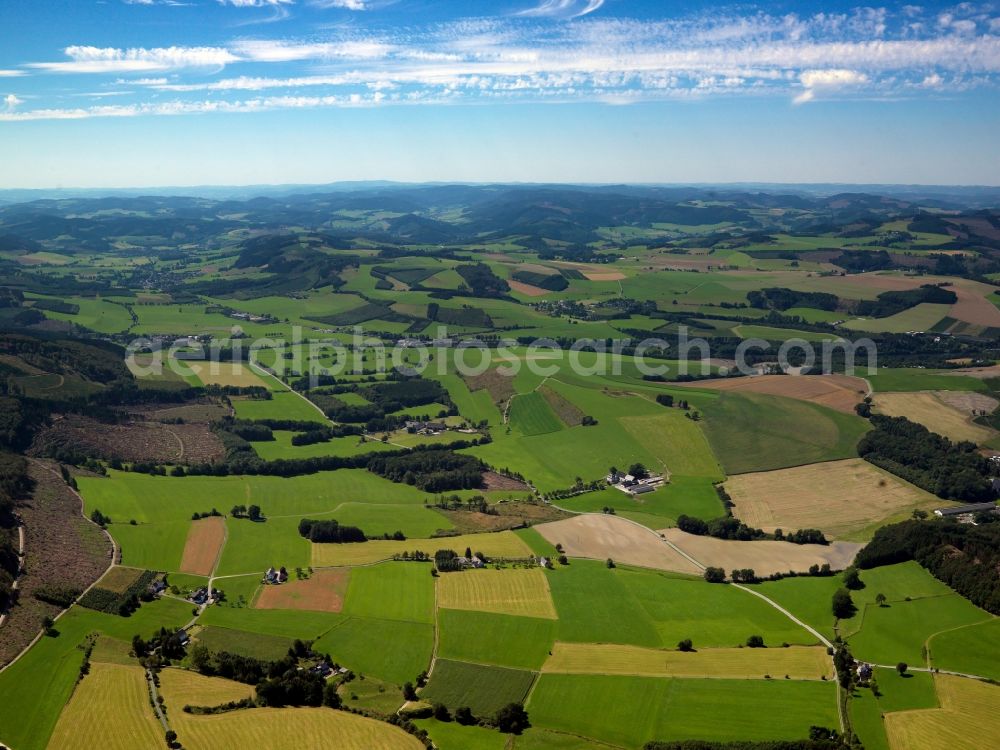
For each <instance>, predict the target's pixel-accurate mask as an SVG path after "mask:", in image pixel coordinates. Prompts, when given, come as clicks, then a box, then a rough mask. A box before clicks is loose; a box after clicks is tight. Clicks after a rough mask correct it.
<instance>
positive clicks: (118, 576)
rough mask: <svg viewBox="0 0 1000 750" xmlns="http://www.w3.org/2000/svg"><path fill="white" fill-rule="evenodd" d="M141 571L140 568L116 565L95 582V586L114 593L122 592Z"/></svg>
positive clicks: (133, 581)
mask: <svg viewBox="0 0 1000 750" xmlns="http://www.w3.org/2000/svg"><path fill="white" fill-rule="evenodd" d="M143 572H144V571H143V569H142V568H126V567H125V566H123V565H116V566H115V567H113V568H111V570H109V571H108V572H107V573H105V574H104V576H103V577H102V578H101V580H99V581H98V582H97V588H99V589H104V590H105V591H113V592H114V593H116V594H121V593H124V591H125V590H126V589H127V588H128V587H129V586H131V585H132V584H133V583H135V582H136V579H137V578H139V576H141V575H142V574H143Z"/></svg>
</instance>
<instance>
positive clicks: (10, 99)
mask: <svg viewBox="0 0 1000 750" xmlns="http://www.w3.org/2000/svg"><path fill="white" fill-rule="evenodd" d="M3 103H4V104H5V105H6V107H7V109H14V107H16V106H17V105H18V104H24V99H18V98H17V97H16V96H15V95H14V94H7V96H5V97H4V98H3Z"/></svg>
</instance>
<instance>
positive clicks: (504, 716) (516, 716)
mask: <svg viewBox="0 0 1000 750" xmlns="http://www.w3.org/2000/svg"><path fill="white" fill-rule="evenodd" d="M495 722H496V725H497V729H499V730H500V731H501V732H503V733H504V734H520V733H521V732H523V731H524V730H525V729H527V728H528V727H530V726H531V722H529V721H528V712H527V711H525V710H524V705H523V704H521V703H508V704H507V705H506V706H504V707H503V708H501V709H500V710H499V711H497V713H496V717H495Z"/></svg>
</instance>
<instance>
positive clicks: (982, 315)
mask: <svg viewBox="0 0 1000 750" xmlns="http://www.w3.org/2000/svg"><path fill="white" fill-rule="evenodd" d="M952 281H953V282H954V283H952V284H951V285H950V287H951V290H952V291H953V292H955V294H956V295H957V296H958V301H957V302H956V303H955V304H954V305H952V306H951V309H950V310H949V311H948V316H949V317H952V318H954V319H955V320H964V321H965V322H966V323H973V324H976V325H982V326H1000V309H998V308H997V306H996V305H994V304H993V303H992V302H990V301H989V300H988V299H987V297H988V296H989V295H991V294H993V292H995V291H996V288H995V287H992V286H989V285H988V284H981V283H979V282H976V281H965V280H962V281H954V280H952Z"/></svg>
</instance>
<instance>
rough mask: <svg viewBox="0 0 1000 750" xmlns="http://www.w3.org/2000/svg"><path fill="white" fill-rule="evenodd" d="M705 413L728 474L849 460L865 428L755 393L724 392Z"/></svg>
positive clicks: (855, 420) (822, 410) (847, 417)
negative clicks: (843, 459)
mask: <svg viewBox="0 0 1000 750" xmlns="http://www.w3.org/2000/svg"><path fill="white" fill-rule="evenodd" d="M704 412H705V429H706V432H707V434H708V440H709V442H710V443H711V445H712V449H713V450H714V451H715V455H717V456H718V457H719V460H720V461H721V462H722V467H723V468H724V469H725V470H726V473H727V474H745V473H748V472H754V471H769V470H771V469H784V468H788V467H790V466H801V465H803V464H811V463H816V462H818V461H833V460H835V459H839V458H853V457H855V456H856V455H857V454H856V452H855V446H856V445H857V443H858V440H860V439H861V436H862V435H863V434H864V433H865V432H866V431H867V430H868V429H869V426H868V423H867V422H866V421H865V420H863V419H861V418H860V417H857V416H854V415H853V414H843V413H841V412H838V411H834V410H832V409H828V408H826V407H824V406H818V405H816V404H811V403H808V402H806V401H796V400H795V399H790V398H783V397H781V396H770V395H765V394H759V393H731V392H730V393H723V394H721V395H720V396H719V398H717V399H715V400H714V401H709V402H707V403H706V404H705V406H704Z"/></svg>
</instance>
